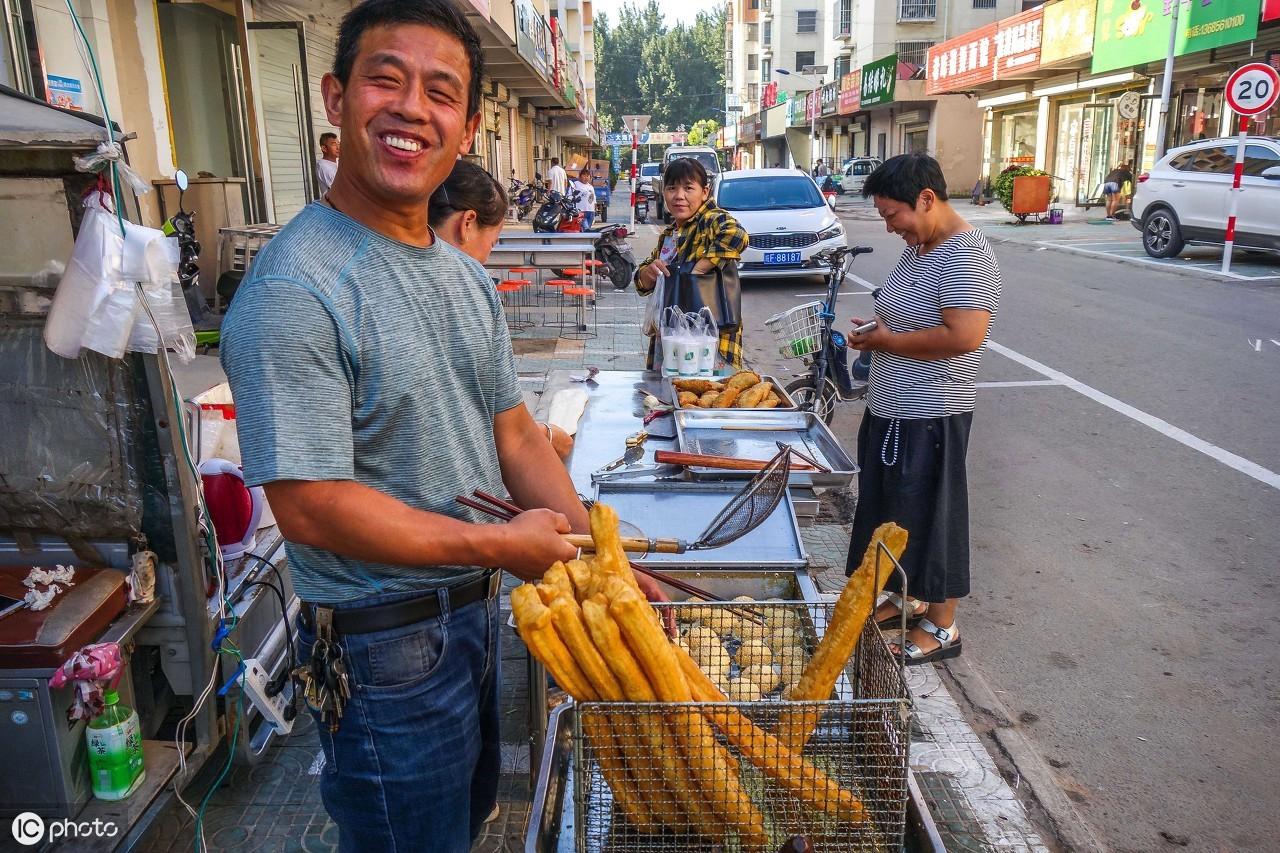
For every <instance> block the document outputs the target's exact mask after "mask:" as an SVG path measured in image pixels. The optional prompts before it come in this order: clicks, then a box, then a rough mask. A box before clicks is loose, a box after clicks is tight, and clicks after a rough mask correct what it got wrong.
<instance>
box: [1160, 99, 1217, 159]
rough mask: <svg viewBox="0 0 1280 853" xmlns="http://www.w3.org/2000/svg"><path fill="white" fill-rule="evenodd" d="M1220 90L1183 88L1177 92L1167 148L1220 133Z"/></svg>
mask: <svg viewBox="0 0 1280 853" xmlns="http://www.w3.org/2000/svg"><path fill="white" fill-rule="evenodd" d="M1222 108H1223V102H1222V90H1221V89H1205V88H1200V89H1183V90H1182V91H1181V92H1179V93H1178V112H1177V121H1171V122H1169V132H1170V134H1171V138H1170V139H1169V145H1168V147H1169V148H1176V147H1177V146H1179V145H1186V144H1187V143H1188V142H1195V141H1196V140H1198V139H1213V138H1214V137H1215V136H1219V135H1220V134H1221V133H1222Z"/></svg>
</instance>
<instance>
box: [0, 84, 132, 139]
mask: <svg viewBox="0 0 1280 853" xmlns="http://www.w3.org/2000/svg"><path fill="white" fill-rule="evenodd" d="M115 137H116V139H117V140H123V139H124V137H123V135H121V134H120V132H119V129H118V128H117V130H116V134H115ZM105 139H106V129H105V128H104V127H103V124H102V119H100V118H98V117H97V116H94V115H90V114H89V113H82V112H73V111H71V110H64V109H60V108H58V107H53V106H50V105H49V104H46V103H45V102H44V101H38V100H36V99H35V98H32V97H29V96H28V95H24V94H23V93H22V92H19V91H17V90H16V89H10V88H9V87H8V86H0V147H3V148H78V149H84V148H95V147H97V145H98V143H99V142H102V141H103V140H105Z"/></svg>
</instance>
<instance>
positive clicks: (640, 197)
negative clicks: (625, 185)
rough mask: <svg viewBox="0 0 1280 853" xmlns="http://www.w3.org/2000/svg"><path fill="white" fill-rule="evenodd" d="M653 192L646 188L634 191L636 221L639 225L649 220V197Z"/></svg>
mask: <svg viewBox="0 0 1280 853" xmlns="http://www.w3.org/2000/svg"><path fill="white" fill-rule="evenodd" d="M652 196H653V193H651V192H649V191H647V190H638V191H637V192H636V222H639V223H640V224H641V225H643V224H644V223H646V222H648V221H649V210H650V202H649V199H650V197H652Z"/></svg>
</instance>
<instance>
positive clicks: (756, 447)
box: [651, 409, 858, 535]
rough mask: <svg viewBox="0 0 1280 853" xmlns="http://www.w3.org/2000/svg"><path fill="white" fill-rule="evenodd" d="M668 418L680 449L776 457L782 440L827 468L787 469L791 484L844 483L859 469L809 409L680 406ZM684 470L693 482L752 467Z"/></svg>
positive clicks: (746, 474) (737, 474)
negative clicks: (780, 409) (782, 410)
mask: <svg viewBox="0 0 1280 853" xmlns="http://www.w3.org/2000/svg"><path fill="white" fill-rule="evenodd" d="M672 417H674V418H675V422H676V443H677V444H678V445H679V447H680V450H681V451H682V452H684V453H701V454H707V455H711V456H732V457H734V458H736V459H759V460H769V459H772V458H773V457H774V456H775V455H777V453H778V442H779V441H782V442H785V443H787V444H791V445H794V446H795V448H796V449H797V450H800V451H802V452H803V453H807V454H808V455H810V456H812V457H813V458H814V459H816V460H818V461H819V462H822V463H824V464H825V465H826V466H827V467H828V468H830V469H831V471H830V472H829V473H822V472H818V471H796V470H792V472H791V479H790V481H789V482H790V484H791V485H792V486H846V485H848V484H849V483H850V481H852V480H853V477H854V475H855V474H857V473H858V466H857V465H856V464H855V463H854V461H853V459H851V458H850V457H849V454H848V453H846V452H845V450H844V448H843V447H841V446H840V442H839V441H837V440H836V437H835V435H833V434H832V432H831V429H830V428H829V427H828V426H827V425H826V424H825V423H823V422H822V418H820V417H818V416H817V415H815V414H814V413H813V412H779V411H777V410H770V409H754V410H753V409H739V410H737V411H734V410H732V409H681V410H678V411H676V412H673V413H672ZM689 473H690V475H691V476H693V478H694V479H696V480H746V479H750V478H751V476H752V472H751V471H725V470H723V469H720V468H703V467H691V468H689ZM651 535H652V534H651Z"/></svg>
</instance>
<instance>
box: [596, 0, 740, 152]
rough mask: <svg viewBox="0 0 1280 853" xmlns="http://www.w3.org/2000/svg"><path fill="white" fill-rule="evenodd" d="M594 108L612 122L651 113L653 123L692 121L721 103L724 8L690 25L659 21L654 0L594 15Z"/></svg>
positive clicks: (651, 124) (673, 124)
mask: <svg viewBox="0 0 1280 853" xmlns="http://www.w3.org/2000/svg"><path fill="white" fill-rule="evenodd" d="M595 42H596V109H597V111H598V112H599V113H600V115H601V117H602V119H603V120H605V121H607V122H609V124H610V126H613V127H618V126H620V122H619V121H618V119H619V118H620V117H621V116H624V115H650V116H652V117H653V118H652V121H651V123H650V126H651V127H654V128H655V129H656V128H657V127H658V126H667V127H676V126H678V125H681V124H684V125H686V126H691V125H693V124H694V123H695V122H697V121H698V120H699V119H704V118H705V117H706V115H707V113H709V112H713V111H715V110H717V109H719V108H720V105H721V104H723V103H724V10H722V9H721V10H716V11H714V12H700V13H699V14H698V16H697V18H696V20H695V21H694V23H693V24H692V25H691V26H686V25H685V24H677V25H676V26H675V27H673V28H669V27H667V26H666V24H665V23H663V19H662V13H661V11H659V9H658V4H657V2H656V0H647V2H646V3H644V4H643V5H642V4H640V3H638V2H636V3H628V4H626V5H624V6H623V7H622V8H621V9H620V10H619V12H618V20H617V22H616V23H615V22H613V21H612V19H610V18H609V17H608V16H607V15H605V14H604V13H601V14H598V15H596V18H595Z"/></svg>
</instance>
